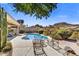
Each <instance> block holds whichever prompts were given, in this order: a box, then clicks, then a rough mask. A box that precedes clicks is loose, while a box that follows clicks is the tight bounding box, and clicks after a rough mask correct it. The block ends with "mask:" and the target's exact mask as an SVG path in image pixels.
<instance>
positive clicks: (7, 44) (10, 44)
mask: <svg viewBox="0 0 79 59" xmlns="http://www.w3.org/2000/svg"><path fill="white" fill-rule="evenodd" d="M10 50H12V43H11V42H7V43H6V46H5V47H4V48H3V49H2V52H8V51H10Z"/></svg>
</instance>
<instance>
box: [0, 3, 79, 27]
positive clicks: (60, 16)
mask: <svg viewBox="0 0 79 59" xmlns="http://www.w3.org/2000/svg"><path fill="white" fill-rule="evenodd" d="M0 5H1V7H3V8H4V10H5V11H6V12H7V13H9V14H10V15H11V16H12V17H13V18H14V19H15V20H19V19H22V20H24V24H25V25H28V26H33V25H36V24H39V25H42V26H49V25H53V24H55V23H59V22H67V23H71V24H79V3H59V4H57V9H55V10H54V11H53V12H52V13H51V15H50V17H48V18H47V19H45V18H42V19H36V18H35V17H33V16H29V15H25V14H24V13H22V12H16V11H14V8H13V6H12V5H11V4H0Z"/></svg>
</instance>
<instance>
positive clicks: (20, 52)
mask: <svg viewBox="0 0 79 59" xmlns="http://www.w3.org/2000/svg"><path fill="white" fill-rule="evenodd" d="M24 36H25V35H22V36H17V37H16V38H14V39H12V40H11V42H12V46H13V53H12V56H34V50H33V43H32V41H31V40H23V39H22V37H24ZM44 50H45V52H46V54H47V56H63V55H62V54H60V53H58V52H57V51H56V50H55V49H53V48H51V47H50V46H47V47H45V48H44Z"/></svg>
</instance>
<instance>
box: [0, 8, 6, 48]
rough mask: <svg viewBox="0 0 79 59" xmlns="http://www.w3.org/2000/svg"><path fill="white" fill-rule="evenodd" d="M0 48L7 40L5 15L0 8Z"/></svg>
mask: <svg viewBox="0 0 79 59" xmlns="http://www.w3.org/2000/svg"><path fill="white" fill-rule="evenodd" d="M0 29H1V30H0V49H2V48H4V47H5V46H6V42H7V15H6V12H4V11H3V9H0Z"/></svg>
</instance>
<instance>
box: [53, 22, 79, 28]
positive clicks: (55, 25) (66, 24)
mask: <svg viewBox="0 0 79 59" xmlns="http://www.w3.org/2000/svg"><path fill="white" fill-rule="evenodd" d="M53 26H54V27H68V28H79V24H69V23H66V22H60V23H56V24H54V25H53Z"/></svg>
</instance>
